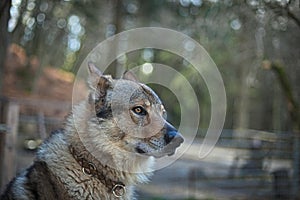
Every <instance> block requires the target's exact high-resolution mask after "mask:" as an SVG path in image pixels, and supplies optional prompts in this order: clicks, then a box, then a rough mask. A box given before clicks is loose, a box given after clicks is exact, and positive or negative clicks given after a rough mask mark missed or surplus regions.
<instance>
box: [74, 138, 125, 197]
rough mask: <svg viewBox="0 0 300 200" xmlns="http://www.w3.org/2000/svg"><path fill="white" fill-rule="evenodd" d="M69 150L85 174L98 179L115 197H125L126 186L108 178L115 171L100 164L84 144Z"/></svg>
mask: <svg viewBox="0 0 300 200" xmlns="http://www.w3.org/2000/svg"><path fill="white" fill-rule="evenodd" d="M69 150H70V153H71V154H72V155H73V157H74V159H75V160H76V161H77V162H78V164H79V165H80V166H81V167H82V172H83V173H85V174H87V175H90V176H92V177H95V178H97V179H98V180H99V181H100V182H101V183H102V184H103V185H105V186H106V188H107V189H108V192H111V193H112V194H113V195H114V196H115V197H122V196H124V195H125V193H126V187H125V184H124V183H122V182H121V181H115V180H112V179H110V178H108V177H107V175H111V174H114V169H112V168H110V167H109V166H107V165H103V164H102V163H101V162H99V161H98V160H97V159H96V158H95V157H94V156H93V155H92V154H90V153H89V151H88V150H87V149H86V148H85V147H84V146H83V144H78V143H76V144H71V145H70V146H69Z"/></svg>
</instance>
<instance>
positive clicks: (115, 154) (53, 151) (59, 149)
mask: <svg viewBox="0 0 300 200" xmlns="http://www.w3.org/2000/svg"><path fill="white" fill-rule="evenodd" d="M89 106H90V105H89V104H88V103H85V102H83V103H81V104H79V105H78V106H76V107H74V109H73V112H72V114H70V115H69V116H68V117H67V120H66V123H65V127H64V129H63V130H62V131H58V133H54V134H53V135H52V136H51V137H50V138H49V139H48V141H46V142H45V143H44V144H43V145H42V146H41V148H40V150H39V152H38V156H37V160H41V161H45V162H46V163H47V165H48V166H49V169H50V170H52V172H53V174H54V175H56V176H57V177H58V179H60V181H61V182H62V183H63V184H64V185H65V186H66V187H69V188H68V190H69V191H70V197H71V199H76V198H78V192H79V193H80V199H114V198H115V197H114V196H113V195H112V193H110V192H108V191H107V187H106V186H105V185H103V183H101V182H100V181H99V180H98V179H97V178H94V177H91V176H89V175H86V174H84V173H83V172H82V168H81V166H80V165H79V164H78V162H77V161H76V160H75V159H74V157H73V155H72V154H71V153H70V151H69V146H70V144H76V143H81V142H82V143H83V144H84V146H85V148H86V149H87V150H88V151H89V152H90V153H91V154H92V155H93V156H94V157H96V158H97V159H98V160H99V162H101V163H102V164H103V165H109V166H110V167H111V168H112V169H114V171H113V173H111V174H109V175H107V176H111V177H110V178H111V179H113V180H121V181H122V182H123V183H124V184H125V186H126V188H127V192H126V195H125V196H124V198H121V199H133V197H132V195H133V192H132V191H133V190H132V187H133V186H134V185H136V184H138V183H141V182H147V181H148V176H149V175H151V172H150V171H151V167H152V165H153V158H152V157H144V156H139V155H137V154H128V152H127V153H126V151H125V150H122V148H120V147H119V146H118V143H117V141H118V140H119V139H120V138H117V136H115V138H114V135H113V134H114V133H113V132H114V131H116V130H113V129H112V130H110V128H109V127H107V125H109V122H106V126H105V127H103V126H101V120H100V121H99V120H98V119H97V118H95V117H93V115H94V114H93V112H91V111H90V110H91V109H90V107H89ZM74 116H75V117H74ZM75 124H76V126H75ZM108 131H111V132H112V133H111V134H112V135H108V134H110V133H108ZM145 172H146V173H145ZM82 188H84V189H82ZM118 199H120V198H118Z"/></svg>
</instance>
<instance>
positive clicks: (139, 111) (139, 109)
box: [132, 106, 147, 115]
mask: <svg viewBox="0 0 300 200" xmlns="http://www.w3.org/2000/svg"><path fill="white" fill-rule="evenodd" d="M132 111H133V112H134V113H135V114H137V115H146V114H147V111H146V110H145V109H144V108H143V107H142V106H136V107H134V108H133V109H132Z"/></svg>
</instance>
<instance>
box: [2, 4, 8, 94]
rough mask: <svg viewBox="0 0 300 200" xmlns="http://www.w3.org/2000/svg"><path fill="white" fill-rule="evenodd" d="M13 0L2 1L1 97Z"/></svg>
mask: <svg viewBox="0 0 300 200" xmlns="http://www.w3.org/2000/svg"><path fill="white" fill-rule="evenodd" d="M10 7H11V0H2V1H0V27H1V28H0V44H1V45H0V95H1V94H2V88H3V77H4V64H5V60H6V55H7V47H8V44H9V33H8V29H7V28H8V20H9V17H10V15H9V9H10Z"/></svg>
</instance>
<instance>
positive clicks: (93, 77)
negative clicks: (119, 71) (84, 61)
mask: <svg viewBox="0 0 300 200" xmlns="http://www.w3.org/2000/svg"><path fill="white" fill-rule="evenodd" d="M88 71H89V78H88V84H89V87H90V88H91V89H92V90H93V91H96V92H97V93H98V95H97V96H98V97H96V98H99V97H103V96H105V95H106V90H107V89H108V88H109V87H110V85H111V81H112V78H111V77H109V76H104V75H103V74H102V72H101V71H100V70H99V69H98V68H97V67H96V65H95V64H94V63H92V62H89V63H88Z"/></svg>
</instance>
